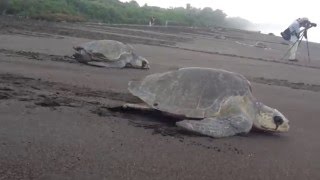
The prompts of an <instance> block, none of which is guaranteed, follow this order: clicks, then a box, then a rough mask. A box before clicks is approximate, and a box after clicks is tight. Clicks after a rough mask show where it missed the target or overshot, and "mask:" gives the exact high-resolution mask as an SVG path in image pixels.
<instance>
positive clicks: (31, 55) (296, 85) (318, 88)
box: [0, 49, 320, 92]
mask: <svg viewBox="0 0 320 180" xmlns="http://www.w3.org/2000/svg"><path fill="white" fill-rule="evenodd" d="M0 54H5V55H6V56H21V57H25V58H27V59H30V60H38V61H57V62H64V63H78V62H77V61H76V60H75V59H74V58H73V57H69V56H59V55H50V54H44V53H38V52H30V51H14V50H8V49H0ZM246 78H247V79H248V80H249V81H251V82H255V83H259V84H267V85H275V86H283V87H289V88H292V89H300V90H307V91H313V92H320V85H316V84H305V83H302V82H289V81H287V80H281V79H266V78H263V77H248V76H246Z"/></svg>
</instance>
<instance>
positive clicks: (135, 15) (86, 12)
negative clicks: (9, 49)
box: [0, 0, 250, 28]
mask: <svg viewBox="0 0 320 180" xmlns="http://www.w3.org/2000/svg"><path fill="white" fill-rule="evenodd" d="M0 12H2V13H3V14H13V15H19V16H26V17H31V18H36V19H46V20H57V21H62V20H65V21H81V20H86V19H89V20H93V21H99V22H105V23H117V24H122V23H123V24H148V22H149V19H150V17H152V16H154V17H155V18H156V25H165V24H166V22H169V23H171V24H175V25H186V26H200V27H209V26H225V27H235V28H245V27H246V26H248V25H250V22H248V21H246V20H244V19H241V18H227V15H226V14H225V13H224V12H223V11H221V10H219V9H218V10H212V9H211V8H203V9H197V8H193V7H191V6H190V5H188V6H187V7H186V8H183V7H180V8H172V9H164V8H159V7H151V6H148V5H144V6H142V7H140V6H139V4H138V3H137V2H136V1H130V2H127V3H122V2H120V1H118V0H1V1H0Z"/></svg>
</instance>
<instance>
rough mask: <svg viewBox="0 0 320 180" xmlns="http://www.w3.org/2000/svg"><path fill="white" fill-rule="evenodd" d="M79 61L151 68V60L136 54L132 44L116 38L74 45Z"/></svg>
mask: <svg viewBox="0 0 320 180" xmlns="http://www.w3.org/2000/svg"><path fill="white" fill-rule="evenodd" d="M74 49H75V50H76V53H75V54H74V55H73V56H74V57H75V59H76V60H77V61H78V62H81V63H85V64H89V65H93V66H99V67H107V68H124V67H131V68H140V69H149V68H150V66H149V62H148V61H147V60H146V59H145V58H143V57H141V56H138V55H136V54H135V53H134V52H133V48H132V47H131V46H130V45H127V44H124V43H122V42H119V41H114V40H97V41H91V42H87V43H84V44H81V45H79V46H76V47H74Z"/></svg>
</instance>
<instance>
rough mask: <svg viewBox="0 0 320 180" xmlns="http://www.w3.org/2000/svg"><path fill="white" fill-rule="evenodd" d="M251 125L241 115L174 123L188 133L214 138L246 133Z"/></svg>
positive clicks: (249, 121)
mask: <svg viewBox="0 0 320 180" xmlns="http://www.w3.org/2000/svg"><path fill="white" fill-rule="evenodd" d="M252 124H253V123H252V121H251V120H249V119H248V118H247V117H246V116H244V115H242V114H240V115H234V116H229V117H217V118H213V117H211V118H205V119H203V120H201V121H195V120H183V121H180V122H177V123H176V125H177V126H178V127H181V128H183V129H186V130H188V131H193V132H196V133H200V134H202V135H206V136H211V137H214V138H222V137H228V136H233V135H237V134H242V133H248V132H249V131H250V130H251V128H252Z"/></svg>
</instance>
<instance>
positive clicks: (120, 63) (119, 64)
mask: <svg viewBox="0 0 320 180" xmlns="http://www.w3.org/2000/svg"><path fill="white" fill-rule="evenodd" d="M87 64H88V65H91V66H96V67H104V68H124V67H125V66H126V64H125V63H124V62H123V61H115V62H99V61H89V62H87Z"/></svg>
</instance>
